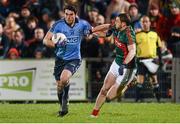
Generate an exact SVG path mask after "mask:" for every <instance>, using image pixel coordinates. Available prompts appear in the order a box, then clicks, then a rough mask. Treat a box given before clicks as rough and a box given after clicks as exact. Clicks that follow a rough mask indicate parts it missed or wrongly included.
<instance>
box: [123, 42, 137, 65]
mask: <svg viewBox="0 0 180 124" xmlns="http://www.w3.org/2000/svg"><path fill="white" fill-rule="evenodd" d="M135 55H136V45H135V43H133V44H131V45H128V54H127V56H126V58H125V60H124V64H128V63H129V62H130V61H131V60H132V59H133V58H134V57H135Z"/></svg>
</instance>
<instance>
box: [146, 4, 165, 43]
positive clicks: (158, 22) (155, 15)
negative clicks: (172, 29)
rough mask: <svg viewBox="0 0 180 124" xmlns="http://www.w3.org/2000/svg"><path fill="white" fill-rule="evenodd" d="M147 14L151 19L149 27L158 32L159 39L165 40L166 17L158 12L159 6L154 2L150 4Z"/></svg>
mask: <svg viewBox="0 0 180 124" xmlns="http://www.w3.org/2000/svg"><path fill="white" fill-rule="evenodd" d="M148 15H149V17H150V21H151V29H152V30H154V31H155V32H157V33H158V35H159V36H160V38H161V40H163V41H165V40H166V39H165V38H164V34H166V32H167V29H166V24H167V18H166V17H165V16H163V15H162V14H161V13H160V10H159V6H158V5H157V4H154V3H152V4H151V5H150V7H149V14H148Z"/></svg>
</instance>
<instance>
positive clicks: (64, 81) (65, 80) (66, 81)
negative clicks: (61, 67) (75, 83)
mask: <svg viewBox="0 0 180 124" xmlns="http://www.w3.org/2000/svg"><path fill="white" fill-rule="evenodd" d="M60 83H61V84H62V85H64V86H65V85H67V84H68V79H67V78H61V79H60Z"/></svg>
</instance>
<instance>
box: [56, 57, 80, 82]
mask: <svg viewBox="0 0 180 124" xmlns="http://www.w3.org/2000/svg"><path fill="white" fill-rule="evenodd" d="M80 65H81V60H80V59H74V60H62V59H56V60H55V66H54V77H55V79H56V81H57V80H60V75H61V73H62V71H63V70H64V69H67V70H69V71H70V72H71V73H72V75H73V74H74V73H75V72H76V71H77V69H78V68H79V67H80Z"/></svg>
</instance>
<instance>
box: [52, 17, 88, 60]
mask: <svg viewBox="0 0 180 124" xmlns="http://www.w3.org/2000/svg"><path fill="white" fill-rule="evenodd" d="M90 29H91V25H90V24H89V23H88V22H87V21H85V20H81V19H77V18H76V21H75V24H74V26H73V27H70V26H69V25H68V24H67V23H66V22H65V19H61V20H59V21H57V22H55V24H54V25H53V26H52V27H51V29H50V30H49V31H50V32H52V33H53V34H55V33H63V34H65V36H66V37H67V43H66V45H65V46H58V45H57V46H56V48H55V54H56V57H57V58H59V59H63V60H72V59H81V53H80V46H81V40H82V38H83V36H85V35H88V33H89V30H90Z"/></svg>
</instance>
